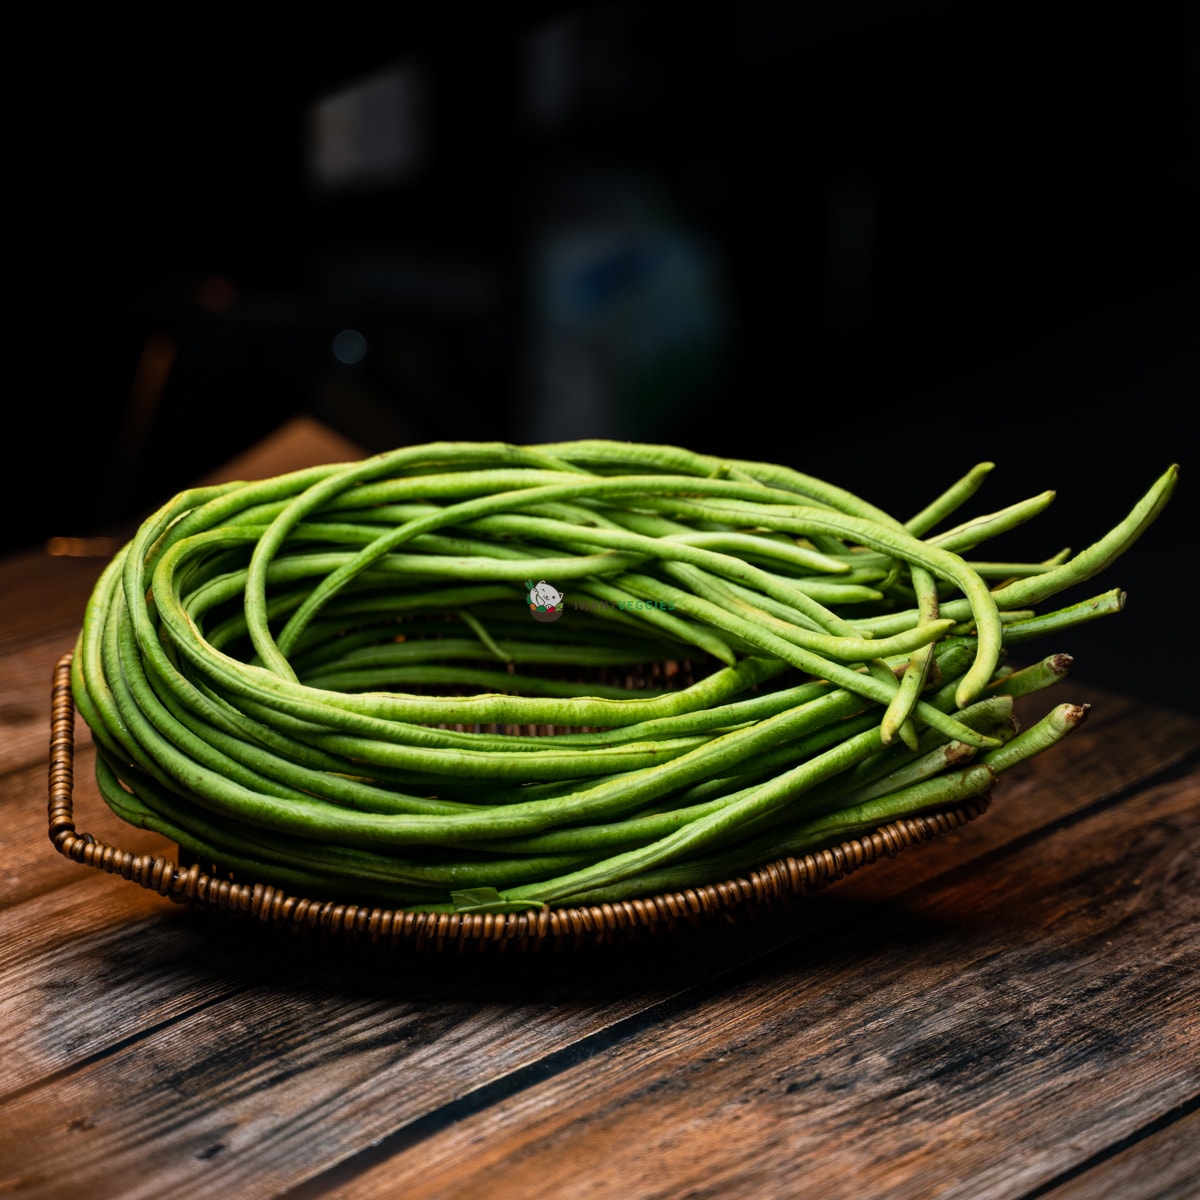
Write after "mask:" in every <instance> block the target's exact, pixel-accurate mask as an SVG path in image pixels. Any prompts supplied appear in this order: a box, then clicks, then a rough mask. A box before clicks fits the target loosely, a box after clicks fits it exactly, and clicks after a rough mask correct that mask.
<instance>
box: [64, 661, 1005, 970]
mask: <svg viewBox="0 0 1200 1200" xmlns="http://www.w3.org/2000/svg"><path fill="white" fill-rule="evenodd" d="M72 658H73V652H72V651H67V652H66V653H64V654H63V655H62V656H61V657H60V658H59V659H58V661H57V662H56V664H55V668H54V680H53V686H52V690H51V714H50V726H51V732H50V771H49V785H50V790H49V814H48V815H49V837H50V841H51V844H52V845H53V846H54V848H55V850H57V851H58V853H59V854H61V855H63V856H64V857H65V858H68V859H70V860H71V861H73V862H76V863H80V864H82V865H84V866H88V867H92V868H95V869H97V870H100V871H103V872H105V873H106V874H110V875H118V876H120V877H121V878H123V879H126V880H129V881H130V882H131V883H136V884H138V885H139V886H141V887H143V888H146V889H148V890H150V891H154V892H158V893H159V894H160V895H161V896H164V897H165V898H167V899H169V900H172V901H174V902H176V903H179V904H183V905H187V906H192V907H199V908H204V909H210V910H214V911H217V912H220V913H224V914H228V915H231V916H241V917H250V918H254V919H256V920H258V921H261V922H264V923H266V924H269V925H271V926H274V927H276V928H280V929H291V930H295V931H301V930H308V931H315V932H320V933H321V934H323V935H326V936H332V937H334V938H337V939H340V940H350V941H368V942H370V943H373V944H377V945H385V946H401V945H403V946H407V947H412V948H414V949H431V950H438V951H442V950H449V949H458V950H462V949H465V948H468V947H474V948H479V949H485V948H495V949H507V948H512V949H515V950H531V949H538V948H541V947H545V946H552V947H555V948H564V947H569V948H580V947H583V946H589V945H600V944H604V943H611V942H617V941H624V940H627V939H629V938H631V937H636V936H639V935H643V934H647V933H655V932H659V931H664V932H677V931H680V930H682V929H684V928H689V927H697V926H703V925H704V924H706V923H708V922H709V921H711V920H712V919H713V918H714V917H717V916H719V915H720V914H728V913H732V912H734V911H735V910H749V909H753V908H768V907H771V906H773V905H775V904H777V903H779V902H781V901H786V900H791V899H795V898H799V897H802V896H804V895H806V894H807V893H809V892H811V891H816V890H819V889H821V888H824V887H826V886H827V885H829V884H831V883H834V882H836V881H837V880H839V879H842V878H844V877H845V876H847V875H849V874H851V873H852V872H854V871H857V870H859V869H860V868H862V867H864V866H869V865H870V864H872V863H874V862H877V861H879V860H880V859H882V858H894V857H895V856H896V855H897V854H898V853H900V852H901V851H903V850H906V849H908V848H910V847H912V846H916V845H920V844H921V843H924V842H928V841H930V840H932V839H933V838H935V837H939V836H941V835H942V834H945V833H949V832H951V831H953V830H955V829H959V828H961V827H962V826H964V825H966V824H967V823H968V822H970V821H973V820H975V819H976V818H977V817H979V816H981V815H982V814H983V813H985V812H986V811H987V809H988V806H989V803H990V792H985V793H984V794H983V795H981V796H976V797H974V798H973V799H971V800H968V801H965V802H963V803H961V804H958V805H954V806H949V807H945V808H941V809H938V810H935V811H930V812H928V813H923V814H917V815H916V816H912V817H901V818H897V819H896V820H893V821H889V822H888V823H886V824H884V825H881V826H880V827H879V828H877V829H875V830H874V831H872V832H871V833H868V834H864V835H862V836H861V837H856V838H847V839H846V840H845V841H843V842H841V843H839V844H837V845H834V846H830V847H827V848H825V849H823V850H817V851H814V852H812V853H809V854H805V855H803V856H801V857H799V858H795V857H792V856H786V857H783V858H780V859H777V860H775V861H773V862H770V863H766V864H764V865H763V866H762V867H759V868H757V869H756V870H753V871H749V872H746V873H745V874H744V875H739V876H737V877H735V878H733V879H727V880H722V881H720V882H717V883H711V884H704V885H700V886H697V887H694V888H687V889H684V890H682V891H677V892H665V893H660V894H657V895H653V896H647V897H643V898H637V899H633V900H622V901H612V902H609V903H603V904H596V905H585V906H564V907H561V908H550V907H545V908H542V909H541V910H538V911H531V912H515V913H472V912H462V913H445V912H420V911H410V910H406V909H398V908H389V907H386V906H380V905H372V904H360V903H357V902H353V901H335V900H317V899H310V898H306V897H303V896H296V895H293V894H291V893H289V892H287V891H286V890H285V889H283V888H279V887H276V886H274V885H273V884H269V883H264V882H261V881H254V880H241V881H235V880H234V879H233V878H230V877H228V876H227V875H226V873H225V872H223V871H221V870H220V869H219V868H218V867H216V866H210V867H209V869H205V867H206V865H207V864H202V863H200V862H198V861H194V860H192V859H193V856H191V855H189V854H187V853H186V852H184V851H183V850H182V849H181V850H180V854H179V856H178V859H172V858H170V857H168V856H166V855H160V854H135V853H133V852H132V851H130V850H126V849H122V848H121V847H119V846H115V845H112V844H110V843H108V842H104V841H101V840H99V839H97V838H95V837H93V836H92V835H91V834H90V833H85V832H79V831H78V830H77V828H76V825H75V814H74V770H75V703H74V699H73V697H72V693H71V683H70V666H71V661H72ZM187 860H192V861H187Z"/></svg>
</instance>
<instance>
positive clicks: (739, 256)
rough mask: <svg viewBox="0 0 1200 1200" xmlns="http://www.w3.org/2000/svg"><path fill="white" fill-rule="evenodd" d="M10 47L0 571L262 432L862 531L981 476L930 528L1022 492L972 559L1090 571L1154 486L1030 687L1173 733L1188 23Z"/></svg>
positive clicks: (271, 17)
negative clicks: (1091, 552) (1062, 666)
mask: <svg viewBox="0 0 1200 1200" xmlns="http://www.w3.org/2000/svg"><path fill="white" fill-rule="evenodd" d="M10 32H11V38H10V50H11V52H12V58H13V63H12V67H11V70H10V71H9V74H8V78H7V81H6V85H5V91H6V96H7V99H6V105H5V107H6V113H7V116H6V119H5V122H4V124H5V130H6V140H7V141H8V142H9V145H8V147H7V150H6V155H5V157H6V160H7V168H8V169H7V171H6V176H7V179H8V187H9V189H10V194H11V196H12V197H13V198H14V199H15V204H14V205H10V209H9V211H10V224H9V226H8V231H9V245H8V249H7V252H6V255H5V258H6V261H7V263H8V267H7V273H8V277H9V284H10V287H9V295H10V299H11V301H12V316H10V325H9V332H10V337H9V338H8V339H7V346H6V349H7V359H8V372H7V375H8V379H7V387H6V388H5V392H6V394H7V395H8V397H9V403H8V404H7V405H6V410H7V416H8V421H9V424H8V429H9V430H10V432H9V434H8V437H9V438H11V439H13V442H14V444H19V445H20V447H21V448H22V449H21V452H20V454H19V455H17V454H12V455H11V456H10V463H9V468H8V471H7V472H6V475H7V478H6V480H5V485H4V486H5V493H6V498H5V506H4V511H5V514H6V518H5V523H4V526H3V529H2V530H0V539H2V541H0V552H2V551H12V550H17V549H21V548H25V547H31V546H35V545H38V544H40V543H41V542H42V541H43V540H44V539H46V538H47V537H50V536H53V535H81V534H88V533H93V532H98V531H103V530H105V529H119V528H126V527H128V525H129V523H130V522H132V521H134V520H136V519H137V518H138V517H139V516H140V515H141V514H143V513H144V512H145V511H146V510H147V509H149V508H150V507H152V506H154V505H155V504H157V503H158V502H160V501H161V500H163V499H165V498H166V497H168V496H169V495H171V494H172V493H173V492H175V491H177V490H179V489H180V488H181V487H184V486H186V485H187V484H188V483H190V482H191V481H192V480H193V479H195V478H196V477H197V476H199V475H200V474H202V473H203V472H205V471H207V470H210V469H212V468H214V467H215V466H217V465H218V464H220V463H221V462H223V461H224V460H226V459H228V458H229V457H230V456H232V455H233V454H234V453H236V452H237V451H238V450H240V449H243V448H245V447H246V446H248V445H249V444H251V443H252V442H253V441H255V440H257V439H258V438H260V437H261V436H263V435H264V434H266V433H267V432H269V431H270V430H271V429H272V428H274V427H276V426H277V425H278V424H280V423H281V422H282V421H284V420H286V419H287V418H288V417H290V416H292V415H294V414H297V413H309V414H312V415H315V416H317V417H319V418H320V419H321V420H323V421H325V422H326V423H327V424H329V425H330V426H332V427H334V428H335V429H337V430H339V431H340V432H342V433H344V434H345V435H347V436H349V437H351V438H353V439H356V440H357V441H359V442H360V443H362V444H363V445H364V446H365V447H366V448H367V449H369V450H382V449H387V448H390V447H392V446H395V445H401V444H406V443H412V442H419V441H426V440H434V439H441V438H454V439H472V440H475V439H490V438H504V439H510V440H519V441H537V440H546V439H553V438H560V437H573V436H591V435H605V436H615V437H629V438H635V439H638V440H648V441H653V440H660V441H667V442H673V443H677V444H682V445H687V446H689V447H692V448H694V449H697V450H702V451H709V452H713V453H721V454H736V455H740V456H745V457H757V458H763V459H769V460H771V461H778V462H784V463H788V464H790V465H793V466H796V467H798V468H801V469H803V470H806V471H809V472H811V473H814V474H818V475H822V476H824V477H826V478H828V479H831V480H833V481H835V482H838V483H841V484H844V485H846V486H848V487H850V488H852V489H853V490H855V491H858V492H859V493H861V494H862V495H864V496H866V497H867V498H868V499H871V500H873V501H875V502H877V503H879V504H881V505H882V506H884V507H886V508H888V509H889V510H891V511H893V512H895V513H896V514H897V515H900V516H904V515H908V514H909V513H911V512H912V511H914V510H915V509H917V508H919V507H920V506H921V505H923V504H924V503H925V502H926V501H927V500H928V499H929V498H931V497H932V496H933V495H934V494H936V493H937V492H938V491H939V490H941V488H943V487H944V486H946V485H947V484H949V483H950V482H951V481H952V480H953V479H955V478H957V477H958V476H959V475H961V474H962V473H963V472H964V471H965V470H966V469H967V468H968V467H969V466H971V465H972V464H973V463H975V462H977V461H981V460H990V461H994V462H995V463H996V464H997V467H996V470H995V472H994V473H993V477H992V480H991V481H990V482H989V484H988V486H987V488H986V490H985V492H984V493H983V494H982V495H981V497H980V498H979V502H978V504H977V505H976V508H975V511H986V510H988V509H992V508H998V507H1001V506H1003V505H1005V504H1008V503H1010V502H1012V501H1015V500H1018V499H1022V498H1024V497H1026V496H1028V495H1032V494H1034V493H1036V492H1040V491H1042V490H1043V489H1046V488H1054V489H1056V490H1057V491H1058V494H1059V495H1058V500H1057V502H1056V504H1055V505H1054V506H1053V508H1052V509H1051V510H1050V511H1049V512H1048V513H1047V514H1045V515H1044V516H1043V517H1040V518H1038V520H1037V521H1036V522H1035V523H1034V524H1033V525H1031V526H1030V527H1029V528H1028V529H1027V530H1025V531H1022V532H1021V533H1020V534H1015V535H1012V537H1011V538H1010V540H1009V541H1007V542H1005V544H1004V546H1003V547H1001V546H999V545H998V546H997V549H996V553H997V555H999V554H1000V552H1001V549H1003V550H1004V552H1005V554H1006V556H1011V557H1017V556H1019V555H1021V556H1031V557H1044V556H1047V555H1049V554H1051V553H1053V552H1054V551H1056V550H1057V549H1059V548H1060V547H1061V546H1063V545H1072V546H1075V547H1077V548H1078V547H1079V546H1081V545H1083V544H1084V543H1086V542H1087V541H1090V540H1092V539H1093V538H1094V537H1096V536H1098V535H1099V534H1100V533H1102V532H1103V531H1104V530H1106V529H1107V528H1108V527H1109V525H1111V524H1112V523H1113V522H1114V521H1115V520H1117V519H1118V518H1119V517H1120V516H1121V515H1122V514H1123V513H1124V511H1125V510H1126V509H1127V508H1128V507H1129V506H1130V505H1132V503H1133V502H1134V500H1135V499H1136V498H1137V497H1138V496H1139V495H1140V494H1141V492H1142V491H1144V489H1145V488H1146V487H1147V486H1149V484H1150V482H1151V481H1152V480H1153V479H1154V478H1155V477H1156V476H1157V475H1158V473H1159V472H1160V471H1161V470H1163V469H1164V468H1165V467H1166V466H1167V465H1168V464H1169V463H1170V462H1173V461H1178V462H1180V463H1181V464H1182V466H1183V475H1182V482H1181V485H1180V490H1179V493H1178V495H1177V497H1176V499H1175V501H1174V502H1173V504H1172V506H1171V507H1170V508H1169V509H1168V511H1167V513H1166V515H1165V516H1164V517H1163V519H1162V521H1161V522H1160V523H1159V524H1158V525H1157V526H1156V527H1155V528H1154V529H1153V530H1152V531H1151V532H1150V533H1149V534H1147V535H1146V537H1145V538H1144V539H1143V540H1142V541H1141V542H1140V543H1139V544H1138V546H1137V547H1136V548H1135V549H1134V550H1133V551H1131V552H1130V554H1129V555H1128V556H1127V558H1126V559H1125V560H1123V561H1122V563H1121V564H1119V565H1118V566H1117V567H1115V568H1113V569H1112V570H1110V571H1109V572H1108V573H1107V574H1106V575H1105V576H1104V577H1103V578H1102V579H1099V580H1097V581H1096V583H1095V586H1094V588H1093V590H1094V591H1099V590H1103V589H1104V588H1107V587H1112V586H1124V587H1126V588H1127V590H1128V592H1129V603H1128V607H1127V610H1126V612H1125V613H1124V614H1122V615H1121V616H1120V617H1116V618H1111V619H1109V620H1108V621H1105V622H1102V623H1100V624H1098V625H1096V626H1094V627H1091V628H1090V629H1087V630H1081V631H1078V632H1077V633H1075V634H1072V635H1071V636H1070V638H1069V639H1068V640H1069V642H1070V644H1069V645H1058V644H1056V645H1054V646H1048V647H1046V652H1049V651H1051V650H1059V649H1065V650H1068V651H1071V652H1073V653H1075V654H1076V657H1077V660H1078V666H1077V671H1078V672H1079V674H1080V675H1081V676H1082V677H1084V678H1090V679H1093V680H1095V681H1096V682H1101V683H1110V684H1112V685H1114V686H1120V687H1126V688H1129V689H1131V690H1134V691H1136V692H1138V693H1139V694H1143V695H1147V696H1150V697H1159V696H1163V697H1166V698H1168V699H1171V700H1172V701H1173V702H1177V703H1181V704H1184V705H1188V706H1191V707H1197V708H1200V702H1198V701H1197V699H1196V696H1195V690H1194V689H1193V687H1192V682H1191V680H1192V677H1193V676H1194V674H1195V671H1196V667H1197V658H1196V655H1195V653H1194V651H1193V650H1191V649H1190V635H1189V634H1188V629H1189V627H1190V625H1191V624H1192V621H1193V616H1194V612H1195V607H1196V606H1195V602H1194V601H1193V600H1192V599H1191V598H1190V597H1191V594H1192V593H1191V590H1190V589H1191V588H1192V586H1193V584H1192V581H1191V576H1190V568H1189V567H1188V565H1187V564H1188V561H1189V559H1190V557H1191V552H1192V549H1193V546H1192V542H1193V535H1194V530H1195V527H1196V526H1195V521H1196V518H1197V516H1198V515H1200V513H1198V511H1197V502H1196V499H1195V494H1194V493H1195V491H1196V489H1195V486H1194V483H1193V480H1192V472H1193V470H1194V467H1193V463H1194V460H1195V458H1196V454H1195V447H1196V437H1195V431H1196V402H1197V399H1198V397H1200V337H1198V335H1197V331H1198V328H1200V326H1198V323H1197V316H1198V315H1200V231H1198V229H1197V222H1196V213H1197V207H1198V201H1200V5H1197V3H1195V2H1194V0H1193V2H1191V3H1179V2H1176V0H1167V2H1164V3H1157V4H1154V5H1143V6H1117V5H1111V6H1104V5H1100V6H1097V5H1094V4H1086V3H1058V2H1053V0H1039V2H1038V3H1015V2H1014V3H1000V2H997V3H987V2H982V3H976V4H972V5H953V4H949V3H932V2H929V3H920V2H916V0H910V2H894V3H887V2H884V0H877V2H874V3H872V2H869V0H842V2H839V3H834V2H832V0H825V2H823V3H816V2H807V3H800V2H797V3H790V4H785V3H782V2H780V0H770V2H768V0H760V2H758V3H743V4H738V5H733V4H727V3H726V4H714V5H709V6H707V7H705V8H703V9H700V8H698V7H694V6H691V7H685V6H683V5H674V4H640V3H636V4H635V3H628V4H621V3H613V4H604V5H584V4H580V5H551V4H545V5H540V6H538V5H523V6H513V5H497V4H492V5H482V4H453V3H444V4H425V5H410V6H402V5H399V6H388V11H387V12H386V14H383V13H380V12H374V11H365V10H364V11H356V10H354V9H353V8H346V9H339V10H331V9H329V8H327V7H324V6H321V7H316V8H312V9H306V10H283V9H280V10H278V11H276V12H274V13H271V14H265V13H263V12H261V11H259V12H253V11H247V10H242V11H239V12H236V13H232V12H231V13H223V12H222V11H221V10H220V9H218V8H213V7H209V6H178V7H174V8H172V9H170V10H167V9H164V10H162V11H152V10H147V11H145V12H144V13H142V14H140V15H131V13H130V12H129V11H127V12H126V13H124V14H123V15H121V16H119V17H113V16H112V15H109V14H102V13H100V12H99V11H98V10H95V9H92V10H88V11H80V12H69V11H68V12H64V11H63V10H62V9H53V10H46V12H45V13H44V15H42V16H38V15H36V14H25V15H23V16H22V17H21V18H19V20H18V21H17V22H16V27H15V28H14V29H12V30H10ZM320 163H324V164H325V166H324V167H323V168H321V169H318V164H320ZM339 334H341V335H342V336H341V338H339V337H338V335H339ZM339 354H340V356H341V357H340V358H339ZM18 425H24V426H30V425H31V426H32V427H33V430H34V432H35V436H36V445H37V446H39V447H40V452H39V453H37V454H35V456H34V461H33V462H32V463H30V462H26V461H23V460H24V459H25V458H26V450H25V447H27V446H28V444H29V443H28V440H27V437H26V436H25V435H22V436H21V438H20V440H19V443H18V442H17V441H16V437H15V433H14V432H12V431H14V430H15V428H16V427H17V426H18ZM18 458H19V459H21V460H22V461H17V459H18ZM1084 594H1085V593H1082V592H1081V593H1079V594H1076V595H1074V596H1073V597H1072V598H1082V596H1083V595H1084ZM1086 594H1090V593H1086Z"/></svg>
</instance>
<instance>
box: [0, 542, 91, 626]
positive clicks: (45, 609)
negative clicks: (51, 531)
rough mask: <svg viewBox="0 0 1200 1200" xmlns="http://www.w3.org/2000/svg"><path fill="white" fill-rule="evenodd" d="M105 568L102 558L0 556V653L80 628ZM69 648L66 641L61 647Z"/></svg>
mask: <svg viewBox="0 0 1200 1200" xmlns="http://www.w3.org/2000/svg"><path fill="white" fill-rule="evenodd" d="M107 564H108V559H107V558H103V557H101V558H66V557H55V556H53V555H50V554H47V553H46V552H45V551H44V550H42V549H36V550H23V551H20V552H18V553H15V554H6V555H4V556H3V557H0V649H7V647H8V643H9V642H10V641H16V640H18V639H21V638H26V637H40V636H44V635H45V634H46V633H47V631H52V630H55V629H74V630H78V628H79V626H80V624H81V623H82V621H83V612H84V609H85V608H86V607H87V602H88V597H89V596H91V594H92V588H94V587H95V586H96V580H97V579H99V578H100V574H101V572H102V571H103V570H104V568H105V566H106V565H107ZM71 641H72V642H73V641H74V637H73V636H72V638H71ZM70 648H71V642H68V643H67V645H66V646H65V647H64V649H68V650H69V649H70Z"/></svg>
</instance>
